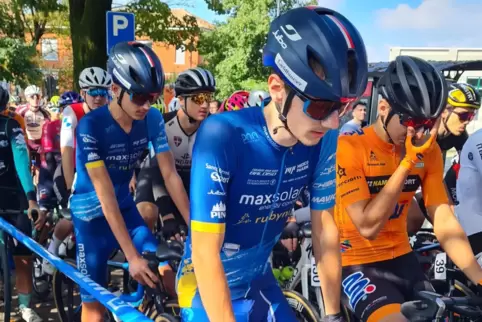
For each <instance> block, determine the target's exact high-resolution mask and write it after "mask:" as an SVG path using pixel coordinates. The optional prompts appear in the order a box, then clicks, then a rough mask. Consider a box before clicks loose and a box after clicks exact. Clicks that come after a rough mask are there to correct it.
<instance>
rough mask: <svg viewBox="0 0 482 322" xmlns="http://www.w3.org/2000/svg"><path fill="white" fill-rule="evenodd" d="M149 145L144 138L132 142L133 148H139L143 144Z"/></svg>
mask: <svg viewBox="0 0 482 322" xmlns="http://www.w3.org/2000/svg"><path fill="white" fill-rule="evenodd" d="M146 143H147V138H142V139H140V140H137V141H134V142H132V145H133V146H139V145H141V144H146Z"/></svg>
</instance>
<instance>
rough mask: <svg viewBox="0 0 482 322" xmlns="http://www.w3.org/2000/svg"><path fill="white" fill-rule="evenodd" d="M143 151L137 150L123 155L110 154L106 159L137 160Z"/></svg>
mask: <svg viewBox="0 0 482 322" xmlns="http://www.w3.org/2000/svg"><path fill="white" fill-rule="evenodd" d="M142 152H143V151H138V152H135V153H131V154H130V155H129V154H123V155H109V156H108V157H106V158H105V159H106V160H107V161H122V162H124V161H129V160H136V161H137V158H139V156H140V155H141V154H142Z"/></svg>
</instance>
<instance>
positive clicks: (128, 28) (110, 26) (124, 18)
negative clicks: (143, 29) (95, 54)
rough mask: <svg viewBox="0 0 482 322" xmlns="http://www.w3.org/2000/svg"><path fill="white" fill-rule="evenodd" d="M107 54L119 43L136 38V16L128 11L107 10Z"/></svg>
mask: <svg viewBox="0 0 482 322" xmlns="http://www.w3.org/2000/svg"><path fill="white" fill-rule="evenodd" d="M105 21H106V32H107V37H106V38H107V55H109V53H110V50H111V48H112V47H114V46H115V45H116V44H117V43H120V42H123V41H133V40H135V39H136V36H135V32H136V28H135V17H134V14H133V13H128V12H115V11H107V12H106V19H105Z"/></svg>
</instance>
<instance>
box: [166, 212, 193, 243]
mask: <svg viewBox="0 0 482 322" xmlns="http://www.w3.org/2000/svg"><path fill="white" fill-rule="evenodd" d="M186 231H187V229H186V227H185V226H184V225H179V223H178V222H177V220H176V219H175V218H167V219H163V221H162V235H163V236H164V238H165V239H166V240H167V239H170V240H177V241H179V242H183V241H184V240H185V239H186Z"/></svg>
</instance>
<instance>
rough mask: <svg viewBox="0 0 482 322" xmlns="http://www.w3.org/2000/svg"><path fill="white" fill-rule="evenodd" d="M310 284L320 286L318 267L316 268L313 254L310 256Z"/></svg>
mask: <svg viewBox="0 0 482 322" xmlns="http://www.w3.org/2000/svg"><path fill="white" fill-rule="evenodd" d="M311 286H313V287H320V278H319V277H318V269H317V268H316V260H315V256H313V255H312V256H311Z"/></svg>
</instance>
